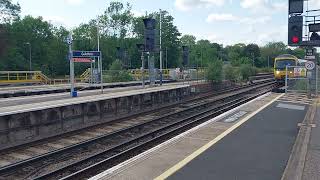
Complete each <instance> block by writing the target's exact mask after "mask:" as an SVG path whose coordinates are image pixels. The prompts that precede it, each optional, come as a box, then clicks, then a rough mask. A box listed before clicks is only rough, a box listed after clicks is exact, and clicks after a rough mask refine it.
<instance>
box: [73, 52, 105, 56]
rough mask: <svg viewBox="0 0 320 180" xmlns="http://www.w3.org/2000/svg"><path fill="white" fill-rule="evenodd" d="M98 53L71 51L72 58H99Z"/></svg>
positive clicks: (99, 53)
mask: <svg viewBox="0 0 320 180" xmlns="http://www.w3.org/2000/svg"><path fill="white" fill-rule="evenodd" d="M100 55H101V52H100V51H73V52H72V57H100Z"/></svg>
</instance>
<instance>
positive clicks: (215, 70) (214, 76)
mask: <svg viewBox="0 0 320 180" xmlns="http://www.w3.org/2000/svg"><path fill="white" fill-rule="evenodd" d="M222 66H223V62H222V61H221V60H218V59H216V60H213V61H211V62H210V63H209V64H208V68H207V70H206V74H207V78H208V80H210V81H212V82H220V81H221V80H222Z"/></svg>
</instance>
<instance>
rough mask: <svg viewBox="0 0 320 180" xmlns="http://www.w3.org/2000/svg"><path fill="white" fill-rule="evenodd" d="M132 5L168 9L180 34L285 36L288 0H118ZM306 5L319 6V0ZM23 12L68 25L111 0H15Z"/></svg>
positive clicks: (245, 38)
mask: <svg viewBox="0 0 320 180" xmlns="http://www.w3.org/2000/svg"><path fill="white" fill-rule="evenodd" d="M120 1H121V2H129V3H130V4H131V5H132V6H133V12H134V13H135V15H141V14H143V13H145V12H146V11H148V12H152V11H157V10H159V9H160V8H161V9H164V10H167V11H169V13H170V14H171V15H172V16H173V17H174V18H175V24H176V25H177V26H178V28H179V31H180V32H182V34H192V35H194V36H196V37H197V38H198V39H201V38H204V39H209V40H210V41H212V42H217V43H223V44H224V45H227V44H235V43H239V42H242V43H257V44H259V45H263V44H265V43H266V42H270V41H283V42H285V43H286V41H287V40H286V39H287V17H288V15H287V13H288V12H287V8H288V0H128V1H125V0H120ZM310 1H311V2H309V7H310V6H311V7H312V9H320V0H310ZM14 2H19V3H20V5H21V7H22V15H23V16H24V15H29V14H30V15H32V16H43V17H44V19H45V20H49V21H51V22H52V23H53V24H62V25H64V26H66V27H68V28H72V27H75V26H77V25H79V24H80V23H86V22H88V21H89V20H90V19H93V18H96V17H97V16H98V15H100V14H102V13H103V12H104V10H105V9H106V7H107V5H108V4H109V3H110V0H14Z"/></svg>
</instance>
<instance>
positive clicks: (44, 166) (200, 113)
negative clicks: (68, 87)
mask: <svg viewBox="0 0 320 180" xmlns="http://www.w3.org/2000/svg"><path fill="white" fill-rule="evenodd" d="M273 86H274V82H273V81H268V82H264V83H262V82H260V83H259V84H255V85H254V86H253V87H244V88H238V89H237V90H236V91H235V89H229V90H227V91H226V92H220V95H215V96H212V95H206V96H203V97H202V98H200V100H198V101H194V100H193V101H189V102H186V103H184V104H180V105H179V106H172V107H170V108H163V109H161V110H159V112H158V113H154V114H147V115H142V116H140V117H139V116H137V117H135V118H134V119H128V120H124V121H117V122H115V123H113V124H108V125H106V126H105V127H103V126H100V127H99V129H100V132H101V131H104V132H101V134H99V133H97V132H99V130H98V129H91V133H92V134H93V135H94V134H95V135H96V136H95V137H92V136H91V137H88V139H87V140H85V141H81V142H78V143H75V144H73V145H67V146H66V147H64V148H60V149H59V150H55V151H50V152H48V153H45V154H42V155H41V156H34V157H32V158H28V159H26V160H24V161H20V162H16V163H13V164H10V165H8V166H4V167H1V168H0V178H2V179H58V178H66V179H70V178H71V179H79V178H80V179H81V178H86V177H89V176H91V175H94V174H95V173H97V171H93V170H92V168H91V167H94V169H97V168H96V167H97V165H99V164H100V163H107V164H108V165H112V164H116V163H117V162H121V161H123V160H125V159H127V158H129V157H131V156H133V155H134V154H131V153H133V152H135V153H139V152H141V151H143V150H145V149H148V147H149V146H150V145H151V146H152V145H156V144H157V143H160V142H161V139H163V140H165V139H166V138H165V137H167V138H169V137H172V136H173V135H174V134H176V133H179V132H182V131H184V130H186V129H188V128H187V127H191V125H196V124H198V123H201V122H204V121H205V120H206V119H208V118H210V117H212V116H215V115H217V114H219V113H222V112H224V111H227V110H228V109H230V108H231V109H232V108H233V107H236V106H238V105H239V104H241V103H244V102H247V101H249V100H251V99H253V98H255V97H256V96H258V95H259V94H261V93H265V92H267V91H270V90H271V88H272V87H273ZM257 90H258V91H259V92H258V93H257V92H256V91H257ZM261 90H262V92H260V91H261ZM251 93H253V94H251ZM249 94H250V95H249ZM163 114H164V115H163ZM86 134H90V132H89V131H87V132H86ZM78 136H81V135H79V134H78ZM82 137H85V136H84V135H83V134H82ZM60 140H61V139H60ZM62 140H63V139H62ZM64 141H65V142H66V139H64ZM127 153H129V154H127ZM111 162H112V163H111ZM84 175H86V176H84Z"/></svg>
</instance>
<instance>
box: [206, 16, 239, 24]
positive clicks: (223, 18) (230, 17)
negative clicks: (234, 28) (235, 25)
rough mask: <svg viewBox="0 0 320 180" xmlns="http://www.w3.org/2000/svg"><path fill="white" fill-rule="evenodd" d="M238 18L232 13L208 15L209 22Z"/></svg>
mask: <svg viewBox="0 0 320 180" xmlns="http://www.w3.org/2000/svg"><path fill="white" fill-rule="evenodd" d="M237 19H238V18H237V17H235V16H234V15H232V14H209V16H208V17H207V20H206V21H207V22H208V23H211V22H214V21H235V20H237Z"/></svg>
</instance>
